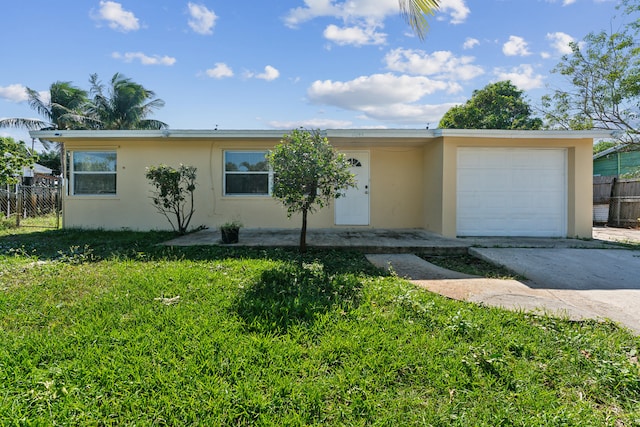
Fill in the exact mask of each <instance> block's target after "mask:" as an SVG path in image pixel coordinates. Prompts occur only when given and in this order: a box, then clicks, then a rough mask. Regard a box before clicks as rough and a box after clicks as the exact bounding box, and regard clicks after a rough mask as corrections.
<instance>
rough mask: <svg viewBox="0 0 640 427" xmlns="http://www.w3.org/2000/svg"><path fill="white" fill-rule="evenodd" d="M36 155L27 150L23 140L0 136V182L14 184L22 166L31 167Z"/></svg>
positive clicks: (36, 158)
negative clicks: (17, 140)
mask: <svg viewBox="0 0 640 427" xmlns="http://www.w3.org/2000/svg"><path fill="white" fill-rule="evenodd" d="M36 160H38V157H37V156H35V155H34V154H33V153H31V152H29V149H28V148H27V147H26V145H25V143H24V142H23V141H19V142H16V140H14V139H13V138H8V137H0V183H2V184H15V183H16V182H18V180H19V177H20V176H21V175H22V168H24V167H33V164H34V163H35V162H36Z"/></svg>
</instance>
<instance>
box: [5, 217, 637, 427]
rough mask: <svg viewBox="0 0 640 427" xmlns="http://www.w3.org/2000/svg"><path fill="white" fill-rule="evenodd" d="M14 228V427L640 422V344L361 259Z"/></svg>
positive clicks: (10, 331)
mask: <svg viewBox="0 0 640 427" xmlns="http://www.w3.org/2000/svg"><path fill="white" fill-rule="evenodd" d="M169 237H170V234H168V233H135V232H127V231H122V232H86V231H80V230H65V231H63V230H55V231H42V232H34V231H33V230H32V231H31V232H25V231H24V230H20V231H17V230H14V229H10V230H4V231H0V425H230V426H231V425H233V426H238V425H274V426H275V425H293V426H297V425H317V426H320V425H356V426H365V425H380V426H405V425H406V426H410V425H433V426H469V425H474V426H498V425H521V426H559V425H563V426H589V425H592V426H601V425H605V426H606V425H610V426H630V425H638V424H640V403H639V401H638V399H639V397H638V396H640V370H639V369H640V368H639V366H638V361H637V360H638V359H637V358H638V350H640V339H639V338H638V337H634V336H633V335H631V334H630V333H628V332H627V331H625V330H623V329H620V328H618V327H617V326H616V325H614V324H612V323H597V322H569V321H565V320H562V319H556V318H550V317H544V316H538V315H531V314H526V313H522V312H509V311H503V310H500V309H495V308H484V307H479V306H476V305H473V304H468V303H462V302H457V301H452V300H448V299H445V298H442V297H439V296H437V295H434V294H431V293H429V292H426V291H424V290H421V289H418V288H416V287H414V286H412V285H411V284H410V283H409V282H406V281H404V280H402V279H399V278H397V277H390V276H385V275H384V273H382V272H381V271H379V270H378V269H376V268H374V267H372V266H371V265H370V264H368V263H367V262H366V260H365V259H364V257H363V256H362V255H360V254H357V253H352V252H343V251H311V252H310V253H308V254H307V255H306V256H304V257H303V258H300V257H299V255H297V254H296V253H295V252H293V251H286V250H268V251H264V250H251V249H242V248H228V247H224V248H222V247H192V248H170V247H164V246H157V245H156V243H158V242H161V241H164V240H167V239H168V238H169Z"/></svg>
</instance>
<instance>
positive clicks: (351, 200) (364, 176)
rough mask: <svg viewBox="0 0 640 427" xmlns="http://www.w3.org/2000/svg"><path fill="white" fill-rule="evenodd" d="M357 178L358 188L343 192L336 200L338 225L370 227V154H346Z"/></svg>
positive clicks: (360, 152)
mask: <svg viewBox="0 0 640 427" xmlns="http://www.w3.org/2000/svg"><path fill="white" fill-rule="evenodd" d="M344 155H345V156H346V157H347V159H348V160H349V164H350V165H351V168H350V170H351V173H353V174H354V175H355V177H356V187H351V188H349V189H347V190H343V192H342V196H340V197H338V198H337V199H336V204H335V222H336V225H369V153H368V152H367V151H349V152H344Z"/></svg>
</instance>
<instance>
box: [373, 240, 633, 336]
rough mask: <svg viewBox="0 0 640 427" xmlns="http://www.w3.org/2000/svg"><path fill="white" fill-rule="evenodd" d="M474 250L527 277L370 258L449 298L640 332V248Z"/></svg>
mask: <svg viewBox="0 0 640 427" xmlns="http://www.w3.org/2000/svg"><path fill="white" fill-rule="evenodd" d="M469 252H470V253H471V254H473V255H475V256H477V257H480V258H482V259H485V260H487V261H489V262H491V263H494V264H498V265H502V266H504V267H506V268H508V269H509V270H511V271H514V272H516V273H518V274H519V275H521V276H523V277H526V278H527V280H523V281H517V280H501V279H485V278H479V277H473V276H466V275H461V274H460V273H455V272H450V271H448V270H444V269H441V268H439V267H436V266H434V265H433V264H430V263H428V262H426V261H424V260H423V259H421V258H419V257H417V256H415V255H411V254H386V255H385V254H375V255H367V258H369V260H370V261H371V262H373V263H374V264H376V265H378V266H380V267H392V268H393V269H394V271H395V272H396V273H397V274H398V275H399V276H401V277H406V278H407V279H409V280H411V281H412V282H414V283H415V284H416V285H418V286H421V287H424V288H426V289H428V290H430V291H432V292H436V293H439V294H441V295H444V296H447V297H449V298H454V299H459V300H466V301H471V302H476V303H480V304H485V305H488V306H498V307H503V308H508V309H516V310H527V311H534V312H541V313H545V314H550V315H556V316H561V317H567V318H569V319H574V320H580V319H609V320H612V321H614V322H617V323H620V324H621V325H623V326H625V327H627V328H629V329H630V330H632V331H633V332H634V333H636V334H638V335H640V251H639V250H628V249H613V248H612V249H573V248H566V247H560V248H557V247H556V248H552V247H551V248H549V247H546V248H505V247H484V248H477V247H474V248H470V249H469Z"/></svg>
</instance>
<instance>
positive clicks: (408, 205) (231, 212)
mask: <svg viewBox="0 0 640 427" xmlns="http://www.w3.org/2000/svg"><path fill="white" fill-rule="evenodd" d="M284 133H285V131H227V132H217V131H171V133H170V134H169V133H167V132H166V131H165V132H164V133H162V131H93V132H92V131H60V132H57V131H41V132H32V136H34V137H39V138H43V139H48V140H53V141H60V142H64V144H65V149H66V150H67V151H75V150H78V151H86V150H115V151H116V153H117V178H116V179H117V184H116V185H117V194H116V195H111V196H73V195H66V196H65V197H64V205H63V212H64V216H63V220H64V227H67V228H88V229H90V228H102V229H109V230H118V229H132V230H154V229H161V230H164V229H170V226H169V223H168V221H167V220H166V218H164V217H163V216H162V215H161V214H160V213H158V212H157V211H156V209H155V208H154V207H153V205H152V204H151V200H150V198H149V196H150V194H151V193H150V191H151V186H150V184H149V183H148V181H147V179H146V178H145V168H147V167H148V166H152V165H159V164H167V165H170V166H178V165H179V164H181V163H182V164H188V165H192V166H195V167H196V168H197V171H198V172H197V173H198V175H197V189H196V192H195V215H194V217H193V219H192V221H191V226H192V227H198V226H200V225H204V226H207V227H216V226H218V225H220V224H222V223H224V222H227V221H229V220H234V219H235V220H240V221H241V222H242V223H243V224H244V226H245V227H250V228H298V227H299V226H300V218H298V217H296V216H294V217H292V218H287V215H286V210H285V208H284V207H283V206H282V205H281V204H280V203H279V202H277V201H276V200H274V199H272V198H271V197H269V196H225V195H224V194H223V166H224V165H223V153H224V151H225V150H268V149H270V148H272V147H273V146H274V145H275V144H277V143H279V142H280V138H281V136H282V135H283V134H284ZM326 134H327V137H328V138H329V140H330V142H331V143H332V144H333V145H334V146H335V147H336V148H337V149H338V150H341V151H350V152H358V151H360V152H366V153H368V155H369V159H370V171H369V172H370V180H369V183H368V185H369V188H370V223H369V225H367V226H363V227H370V228H423V229H426V230H430V231H434V232H436V233H439V234H442V235H444V236H447V237H454V236H456V150H457V149H458V147H468V146H472V147H529V148H531V147H541V148H550V147H552V148H566V149H567V153H568V165H567V176H568V189H567V190H568V191H567V195H568V200H567V203H568V206H567V211H568V215H567V235H568V236H569V237H575V236H577V237H591V220H592V206H591V200H592V196H591V195H592V184H591V175H592V160H591V157H592V155H591V152H592V148H591V147H592V144H593V137H594V136H593V135H591V134H589V133H584V132H583V133H580V132H570V133H559V132H552V133H545V132H530V133H527V132H526V131H520V132H506V131H503V132H500V131H489V132H486V131H484V132H483V131H454V130H435V131H434V130H432V131H416V130H411V131H402V130H398V131H393V130H363V131H360V130H358V131H356V130H334V131H326ZM309 219H310V223H309V226H310V227H314V228H330V227H338V226H336V225H335V222H334V211H333V206H328V207H326V208H324V209H322V210H320V211H319V212H317V213H314V214H313V215H311V216H310V218H309Z"/></svg>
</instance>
